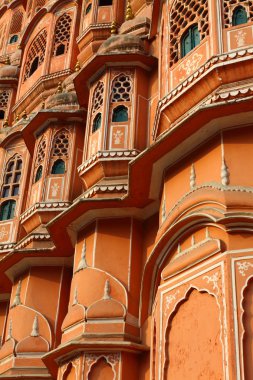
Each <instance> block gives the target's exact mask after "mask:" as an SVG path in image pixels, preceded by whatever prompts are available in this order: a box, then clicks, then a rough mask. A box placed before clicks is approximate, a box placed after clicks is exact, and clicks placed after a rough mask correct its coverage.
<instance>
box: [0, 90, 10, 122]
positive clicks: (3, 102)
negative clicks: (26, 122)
mask: <svg viewBox="0 0 253 380" xmlns="http://www.w3.org/2000/svg"><path fill="white" fill-rule="evenodd" d="M9 98H10V92H9V91H6V90H3V91H1V92H0V120H4V118H5V113H6V110H7V108H8V104H9Z"/></svg>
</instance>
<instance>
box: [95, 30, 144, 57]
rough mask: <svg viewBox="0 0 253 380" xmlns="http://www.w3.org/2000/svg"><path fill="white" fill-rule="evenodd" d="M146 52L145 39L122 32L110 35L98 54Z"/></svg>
mask: <svg viewBox="0 0 253 380" xmlns="http://www.w3.org/2000/svg"><path fill="white" fill-rule="evenodd" d="M112 53H113V54H129V53H142V54H143V53H145V49H144V44H143V41H142V40H141V38H140V37H139V36H135V35H132V34H121V35H115V36H111V37H109V38H108V39H107V40H106V41H105V42H104V43H103V44H102V45H101V46H100V48H99V50H98V54H101V55H103V54H112Z"/></svg>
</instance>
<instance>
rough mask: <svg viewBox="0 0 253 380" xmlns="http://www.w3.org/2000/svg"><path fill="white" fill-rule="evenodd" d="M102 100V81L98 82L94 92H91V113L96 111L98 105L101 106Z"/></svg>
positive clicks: (98, 107)
mask: <svg viewBox="0 0 253 380" xmlns="http://www.w3.org/2000/svg"><path fill="white" fill-rule="evenodd" d="M103 102H104V83H103V82H98V84H97V86H96V88H95V90H94V92H93V99H92V104H93V107H92V113H94V112H96V111H98V110H99V109H100V107H102V105H103Z"/></svg>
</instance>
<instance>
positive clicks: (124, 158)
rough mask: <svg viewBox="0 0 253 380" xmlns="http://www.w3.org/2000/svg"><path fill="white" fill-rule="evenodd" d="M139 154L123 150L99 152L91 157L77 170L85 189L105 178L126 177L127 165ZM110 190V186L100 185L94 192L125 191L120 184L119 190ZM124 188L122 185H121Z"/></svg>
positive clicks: (134, 151)
mask: <svg viewBox="0 0 253 380" xmlns="http://www.w3.org/2000/svg"><path fill="white" fill-rule="evenodd" d="M138 154H139V152H138V151H137V150H123V151H101V152H98V153H96V154H95V155H94V156H92V157H91V158H90V159H89V160H87V161H85V162H84V163H83V164H82V165H80V166H79V168H78V173H79V176H80V177H81V179H82V180H83V182H84V184H85V187H86V188H87V189H89V188H90V187H91V186H92V185H95V184H96V183H98V182H99V181H100V180H102V179H103V178H106V177H115V178H117V177H121V176H126V175H127V173H128V164H129V162H130V161H131V160H132V159H133V158H135V157H136V156H137V155H138ZM111 186H113V187H114V188H111V189H110V184H109V183H108V184H107V185H105V186H104V188H103V184H101V186H100V188H97V189H96V190H95V188H94V191H96V192H97V191H101V192H103V191H113V190H117V191H125V189H124V187H123V188H122V184H121V185H119V186H120V189H119V190H118V189H116V188H115V186H118V185H117V184H116V185H114V184H113V183H112V184H111ZM123 186H124V185H123Z"/></svg>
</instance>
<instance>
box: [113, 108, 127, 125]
mask: <svg viewBox="0 0 253 380" xmlns="http://www.w3.org/2000/svg"><path fill="white" fill-rule="evenodd" d="M112 121H113V122H115V121H116V122H122V121H128V109H127V108H126V107H124V106H119V107H116V108H114V110H113V114H112Z"/></svg>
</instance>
